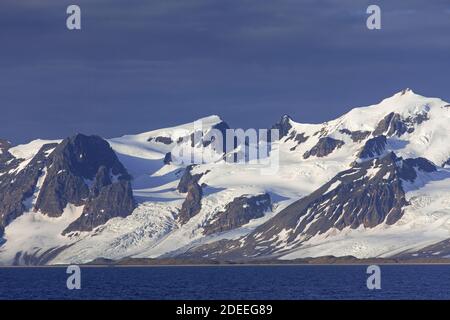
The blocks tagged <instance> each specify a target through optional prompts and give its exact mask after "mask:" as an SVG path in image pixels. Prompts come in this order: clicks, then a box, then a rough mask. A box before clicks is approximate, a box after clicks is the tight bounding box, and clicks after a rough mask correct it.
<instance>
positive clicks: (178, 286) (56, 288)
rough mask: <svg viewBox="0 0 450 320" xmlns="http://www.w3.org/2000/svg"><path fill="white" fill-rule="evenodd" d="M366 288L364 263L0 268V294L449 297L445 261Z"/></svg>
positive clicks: (407, 269) (389, 271)
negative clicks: (75, 276)
mask: <svg viewBox="0 0 450 320" xmlns="http://www.w3.org/2000/svg"><path fill="white" fill-rule="evenodd" d="M380 267H381V289H380V290H369V289H368V288H367V286H366V280H367V277H368V276H369V275H367V273H366V268H367V267H366V266H354V265H353V266H336V265H333V266H202V267H198V266H188V267H186V266H183V267H181V266H174V267H104V268H97V267H82V268H81V289H80V290H68V289H67V286H66V280H67V277H68V276H69V275H68V274H66V268H63V267H55V268H0V299H167V300H171V299H176V300H181V299H189V300H192V299H206V300H208V299H225V300H241V299H249V300H259V299H276V300H278V299H282V300H286V299H287V300H289V299H294V300H297V299H450V266H448V265H384V266H383V265H381V266H380Z"/></svg>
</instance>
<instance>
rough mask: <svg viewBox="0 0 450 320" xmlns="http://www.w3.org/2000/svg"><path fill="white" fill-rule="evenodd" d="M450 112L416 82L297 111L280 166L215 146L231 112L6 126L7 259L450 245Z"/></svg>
mask: <svg viewBox="0 0 450 320" xmlns="http://www.w3.org/2000/svg"><path fill="white" fill-rule="evenodd" d="M199 123H201V126H200V127H199V125H198V124H199ZM449 124H450V104H448V103H446V102H444V101H442V100H440V99H437V98H426V97H423V96H420V95H418V94H415V93H414V92H413V91H411V90H409V89H406V90H403V91H402V92H399V93H397V94H395V95H394V96H392V97H390V98H387V99H385V100H383V101H381V102H380V103H378V104H376V105H371V106H367V107H360V108H355V109H353V110H351V111H350V112H348V113H347V114H345V115H343V116H341V117H340V118H338V119H335V120H332V121H329V122H325V123H322V124H302V123H297V122H294V121H293V120H292V119H291V118H289V117H288V116H283V117H282V118H281V119H280V121H279V122H278V123H276V124H275V125H274V126H273V128H275V129H278V130H279V133H280V137H279V139H278V140H276V141H273V142H272V145H273V147H272V151H271V154H270V155H269V157H272V155H273V154H274V153H275V150H276V152H277V157H276V160H277V161H278V167H277V170H276V172H274V173H272V174H262V171H261V164H260V163H258V161H248V162H247V163H245V164H242V163H232V162H230V161H226V159H228V158H229V157H230V155H231V156H233V155H234V154H239V153H242V152H243V151H242V149H239V148H238V147H237V148H236V149H234V150H232V151H231V152H230V151H229V150H226V152H223V149H221V148H215V146H216V147H217V145H215V144H214V143H212V142H214V138H212V137H213V136H214V132H221V133H225V131H226V130H227V129H229V126H228V125H227V124H226V123H225V122H224V121H223V120H221V119H220V118H219V117H218V116H211V117H207V118H203V119H200V121H197V122H195V123H190V124H185V125H181V126H177V127H172V128H166V129H160V130H154V131H150V132H145V133H141V134H137V135H127V136H123V137H119V138H113V139H109V140H104V139H102V138H100V137H95V136H91V137H88V136H84V135H76V136H74V137H70V138H67V139H64V140H58V141H43V140H35V141H32V142H30V143H29V144H26V145H19V146H12V145H11V144H10V143H9V142H8V141H7V140H2V139H0V235H2V239H3V240H0V243H1V247H0V263H1V264H57V263H87V262H89V261H92V260H94V259H97V258H108V259H121V258H126V257H134V258H156V257H194V258H211V259H227V260H233V259H234V260H247V259H255V258H268V257H271V258H279V259H295V258H303V257H318V256H325V255H334V256H346V255H353V256H356V257H358V258H366V257H392V256H399V257H415V256H433V257H447V256H450V246H449V241H448V239H450V144H448V143H447V141H446V139H449V138H450V129H449ZM199 136H203V137H206V138H208V139H206V142H205V139H203V140H202V139H200V140H199V139H197V137H199ZM225 140H226V139H224V141H221V142H220V144H223V145H224V146H225V145H226V143H227V142H229V139H228V141H225ZM208 141H209V142H208ZM233 143H234V142H233ZM233 146H234V145H233ZM187 150H191V151H192V150H193V155H192V156H193V157H195V155H196V154H202V155H203V158H202V162H201V163H197V164H195V165H190V163H189V161H188V160H189V159H187V158H186V154H187ZM244 153H245V151H244ZM205 154H207V155H208V156H207V157H204V155H205ZM250 160H252V159H250Z"/></svg>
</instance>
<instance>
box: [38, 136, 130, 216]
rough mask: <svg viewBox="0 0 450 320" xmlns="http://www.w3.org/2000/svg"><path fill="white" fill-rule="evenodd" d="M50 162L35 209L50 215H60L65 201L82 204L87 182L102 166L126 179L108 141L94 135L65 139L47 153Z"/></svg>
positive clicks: (112, 173)
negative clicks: (50, 152) (49, 153)
mask: <svg viewBox="0 0 450 320" xmlns="http://www.w3.org/2000/svg"><path fill="white" fill-rule="evenodd" d="M50 162H51V163H50V165H49V168H48V172H47V176H46V178H45V180H44V183H43V185H42V188H41V192H40V194H39V197H38V199H37V201H36V206H35V209H36V210H40V211H41V212H42V213H44V214H47V215H49V216H51V217H58V216H60V215H61V214H62V213H63V210H64V208H65V207H66V206H67V204H69V203H71V204H74V205H76V206H80V205H83V204H85V203H86V200H87V199H88V197H89V193H90V190H89V185H90V184H91V183H92V181H93V180H94V178H95V177H96V175H97V173H98V172H99V169H100V167H102V166H103V167H105V168H106V169H107V170H108V172H109V173H110V174H111V175H112V176H114V177H115V179H118V180H130V176H129V175H128V173H127V171H126V170H125V168H124V167H123V165H122V164H121V163H120V161H119V160H118V158H117V156H116V154H115V153H114V151H113V150H112V149H111V147H110V146H109V144H108V142H106V141H105V140H103V139H102V138H100V137H97V136H85V135H82V134H78V135H75V136H73V137H70V138H67V139H65V140H64V141H63V142H61V143H60V144H59V145H58V146H57V147H56V148H55V150H54V151H53V152H52V154H51V155H50Z"/></svg>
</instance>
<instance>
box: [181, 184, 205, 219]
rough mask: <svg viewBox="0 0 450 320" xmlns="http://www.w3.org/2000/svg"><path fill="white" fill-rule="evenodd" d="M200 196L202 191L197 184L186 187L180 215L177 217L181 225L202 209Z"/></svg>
mask: <svg viewBox="0 0 450 320" xmlns="http://www.w3.org/2000/svg"><path fill="white" fill-rule="evenodd" d="M202 196H203V190H202V187H201V186H199V185H198V183H197V182H192V183H190V184H189V185H188V187H187V196H186V199H185V200H184V202H183V204H182V206H181V210H180V213H179V215H178V217H179V220H180V222H181V223H183V224H184V223H186V222H188V221H189V219H191V218H192V217H193V216H195V215H196V214H197V213H199V212H200V210H201V208H202V204H201V201H202Z"/></svg>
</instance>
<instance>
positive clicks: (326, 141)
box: [303, 137, 344, 159]
mask: <svg viewBox="0 0 450 320" xmlns="http://www.w3.org/2000/svg"><path fill="white" fill-rule="evenodd" d="M343 145H344V141H341V140H336V139H333V138H330V137H324V138H320V139H319V142H317V144H316V145H315V146H314V147H312V149H311V150H309V151H306V152H305V154H304V155H303V158H304V159H308V158H309V157H311V156H315V157H319V158H320V157H325V156H327V155H329V154H330V153H332V152H333V151H334V150H335V149H339V148H340V147H342V146H343Z"/></svg>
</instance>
